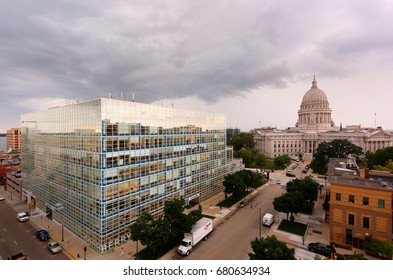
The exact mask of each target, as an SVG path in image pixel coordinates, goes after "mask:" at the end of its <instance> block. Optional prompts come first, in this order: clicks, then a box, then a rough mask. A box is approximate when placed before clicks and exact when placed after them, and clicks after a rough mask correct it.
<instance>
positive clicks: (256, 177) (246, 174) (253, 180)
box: [236, 169, 265, 189]
mask: <svg viewBox="0 0 393 280" xmlns="http://www.w3.org/2000/svg"><path fill="white" fill-rule="evenodd" d="M236 173H237V174H238V175H239V176H240V177H241V178H242V180H243V182H244V184H245V186H246V188H248V187H250V188H253V189H256V188H258V187H260V186H261V185H263V184H264V182H265V181H264V179H263V176H262V174H261V173H256V172H252V171H251V170H246V169H243V170H241V171H238V172H236Z"/></svg>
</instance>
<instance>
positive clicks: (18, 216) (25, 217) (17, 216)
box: [16, 212, 29, 222]
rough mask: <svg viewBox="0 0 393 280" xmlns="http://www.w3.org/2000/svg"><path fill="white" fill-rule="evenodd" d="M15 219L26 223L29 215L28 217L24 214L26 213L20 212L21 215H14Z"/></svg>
mask: <svg viewBox="0 0 393 280" xmlns="http://www.w3.org/2000/svg"><path fill="white" fill-rule="evenodd" d="M16 219H17V220H18V221H19V222H26V221H28V220H29V215H28V213H26V212H21V213H18V214H17V215H16Z"/></svg>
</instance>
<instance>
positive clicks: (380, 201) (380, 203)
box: [378, 199, 385, 208]
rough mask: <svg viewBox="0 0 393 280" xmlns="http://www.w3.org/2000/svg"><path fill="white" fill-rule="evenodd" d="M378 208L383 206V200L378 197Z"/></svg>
mask: <svg viewBox="0 0 393 280" xmlns="http://www.w3.org/2000/svg"><path fill="white" fill-rule="evenodd" d="M378 208H385V200H383V199H378Z"/></svg>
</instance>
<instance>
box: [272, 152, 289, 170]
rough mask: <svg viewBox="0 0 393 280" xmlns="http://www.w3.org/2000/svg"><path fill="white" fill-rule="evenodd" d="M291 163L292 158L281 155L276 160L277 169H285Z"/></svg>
mask: <svg viewBox="0 0 393 280" xmlns="http://www.w3.org/2000/svg"><path fill="white" fill-rule="evenodd" d="M290 163H291V158H290V157H289V156H288V155H281V156H278V157H275V158H274V165H275V166H276V168H277V169H284V168H285V166H287V165H288V164H290Z"/></svg>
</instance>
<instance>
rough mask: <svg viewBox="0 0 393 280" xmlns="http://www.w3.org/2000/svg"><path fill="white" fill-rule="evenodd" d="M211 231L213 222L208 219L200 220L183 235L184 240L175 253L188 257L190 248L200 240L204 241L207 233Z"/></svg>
mask: <svg viewBox="0 0 393 280" xmlns="http://www.w3.org/2000/svg"><path fill="white" fill-rule="evenodd" d="M212 231H213V220H212V219H209V218H202V219H200V220H199V221H198V222H196V223H195V224H194V225H193V226H192V229H191V232H187V233H184V238H183V240H182V241H181V244H180V246H179V248H177V252H178V253H179V254H180V255H183V256H184V255H187V256H188V255H189V254H190V252H191V250H192V248H193V247H194V246H195V245H196V244H198V242H199V241H201V240H202V239H204V240H206V239H207V237H208V235H209V233H211V232H212Z"/></svg>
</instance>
